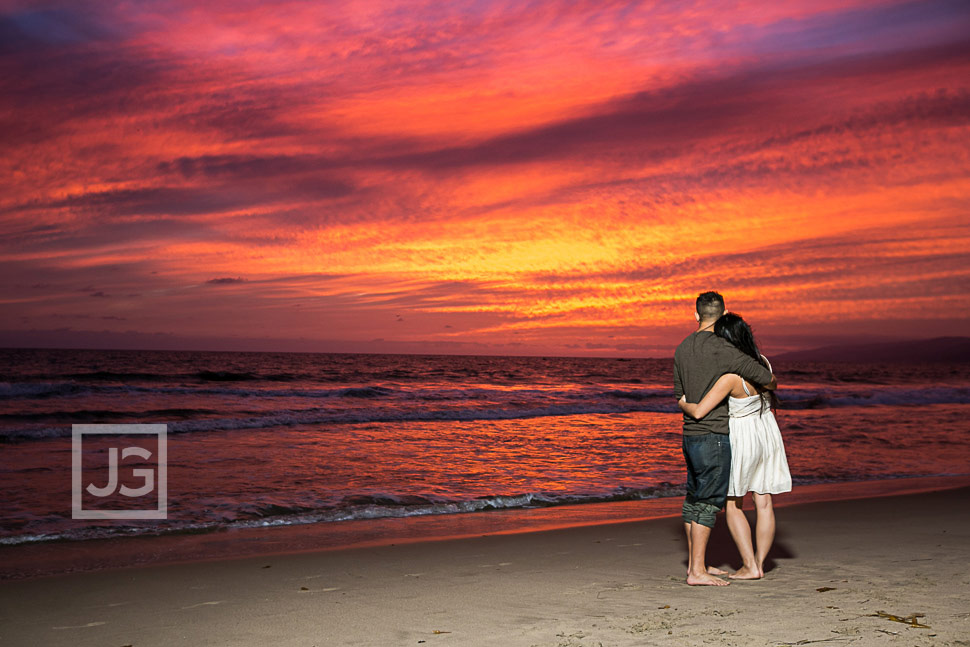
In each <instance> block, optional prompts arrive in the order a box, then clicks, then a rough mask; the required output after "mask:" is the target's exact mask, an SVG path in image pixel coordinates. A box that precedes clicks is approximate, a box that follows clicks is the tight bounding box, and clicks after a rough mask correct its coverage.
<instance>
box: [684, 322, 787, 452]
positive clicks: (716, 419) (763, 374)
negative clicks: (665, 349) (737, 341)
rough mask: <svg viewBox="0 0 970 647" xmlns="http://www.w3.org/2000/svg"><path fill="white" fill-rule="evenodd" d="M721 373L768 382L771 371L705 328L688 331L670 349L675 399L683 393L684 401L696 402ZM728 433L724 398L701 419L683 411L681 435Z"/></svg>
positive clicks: (752, 381) (754, 382)
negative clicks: (682, 338) (682, 432)
mask: <svg viewBox="0 0 970 647" xmlns="http://www.w3.org/2000/svg"><path fill="white" fill-rule="evenodd" d="M725 373H736V374H738V375H740V376H741V377H743V378H744V379H746V380H747V381H748V382H750V383H752V384H767V383H768V382H770V381H771V371H769V370H768V369H766V368H765V367H764V366H762V365H761V364H760V363H759V362H758V361H757V360H756V359H755V358H753V357H751V356H750V355H746V354H745V353H742V352H741V351H739V350H738V349H737V348H735V347H734V346H732V345H731V343H730V342H728V341H727V340H725V339H723V338H722V337H718V336H717V335H715V334H714V333H712V332H708V331H706V330H705V331H703V332H700V331H699V332H695V333H692V334H690V335H689V336H688V337H687V339H685V340H684V341H682V342H680V346H678V347H677V350H676V351H674V395H675V396H676V397H677V399H678V400H679V399H680V396H682V395H686V396H687V401H688V402H695V403H696V402H700V401H701V398H703V397H704V395H705V394H706V393H707V392H708V391H710V390H711V387H713V386H714V383H715V382H717V380H718V378H720V377H721V376H722V375H724V374H725ZM728 432H729V429H728V405H727V398H725V399H724V400H723V401H722V402H721V403H720V404H718V405H717V406H716V407H714V409H712V410H711V412H710V413H709V414H707V415H706V416H704V417H703V418H702V419H701V420H694V419H693V418H691V417H690V416H688V415H687V414H684V435H685V436H697V435H700V434H707V433H714V434H726V433H728Z"/></svg>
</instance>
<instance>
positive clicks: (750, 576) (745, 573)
mask: <svg viewBox="0 0 970 647" xmlns="http://www.w3.org/2000/svg"><path fill="white" fill-rule="evenodd" d="M764 576H765V574H764V573H762V572H761V571H759V570H754V569H753V568H748V567H747V566H742V567H741V568H739V569H738V571H737V572H736V573H734V574H733V575H728V577H730V578H731V579H732V580H760V579H761V578H762V577H764Z"/></svg>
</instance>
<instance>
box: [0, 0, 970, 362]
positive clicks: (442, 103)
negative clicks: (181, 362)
mask: <svg viewBox="0 0 970 647" xmlns="http://www.w3.org/2000/svg"><path fill="white" fill-rule="evenodd" d="M968 34H970V4H968V3H966V2H965V1H964V0H955V1H954V0H926V1H919V2H895V1H867V2H861V1H855V0H839V1H838V2H836V1H832V0H811V1H803V0H796V1H792V2H780V3H776V2H747V1H744V0H739V1H735V2H702V1H698V2H667V1H658V2H652V3H650V2H640V3H638V2H612V1H610V0H596V1H588V2H587V1H584V0H562V1H534V2H524V1H521V0H518V1H505V2H500V1H490V0H476V1H467V2H465V1H449V2H419V1H415V2H394V1H390V0H371V1H366V2H354V1H341V2H296V1H294V2H273V3H269V2H252V1H249V0H232V2H228V1H222V0H215V1H209V2H188V1H185V2H180V1H171V0H164V1H161V0H160V1H155V0H146V1H140V2H113V1H110V0H106V1H103V2H74V1H72V2H48V3H45V2H9V1H4V0H0V88H2V91H0V132H2V137H0V228H2V229H0V232H2V237H0V303H2V310H0V346H15V347H16V346H60V347H68V348H70V347H99V348H173V349H175V348H188V349H212V350H229V349H233V350H285V351H301V350H303V351H337V352H340V351H346V352H409V353H468V354H516V355H531V354H551V355H578V356H582V355H600V356H629V357H661V356H666V355H669V354H670V353H672V349H673V347H674V346H675V345H676V344H677V343H678V341H679V340H680V339H681V338H683V337H684V336H685V335H686V334H688V333H689V332H690V331H691V330H692V329H693V328H694V325H695V324H694V320H693V309H694V308H693V303H694V298H695V297H696V296H697V294H698V293H699V292H702V291H706V290H717V291H719V292H721V293H722V294H723V295H724V297H725V299H726V301H727V306H728V308H729V309H730V310H732V311H734V312H738V313H739V314H742V315H743V316H744V317H745V318H746V319H747V320H749V321H750V322H751V323H752V325H753V327H754V329H755V332H756V334H757V335H758V336H759V339H760V340H761V342H762V347H763V348H765V349H766V350H767V351H768V352H769V353H770V352H778V351H785V350H794V349H800V348H810V347H813V346H821V345H826V344H831V343H844V342H855V341H862V340H871V339H879V340H883V339H912V338H929V337H936V336H946V335H964V334H967V330H970V326H968V323H970V38H968V36H967V35H968Z"/></svg>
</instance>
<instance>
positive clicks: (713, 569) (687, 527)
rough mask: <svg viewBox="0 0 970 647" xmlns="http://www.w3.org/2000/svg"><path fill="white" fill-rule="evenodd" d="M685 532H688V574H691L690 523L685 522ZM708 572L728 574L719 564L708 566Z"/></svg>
mask: <svg viewBox="0 0 970 647" xmlns="http://www.w3.org/2000/svg"><path fill="white" fill-rule="evenodd" d="M684 532H685V533H686V534H687V574H688V575H690V562H691V548H690V546H691V541H690V524H689V523H685V524H684ZM707 572H708V573H710V574H711V575H727V574H728V572H727V571H725V570H722V569H720V568H718V567H717V566H708V567H707Z"/></svg>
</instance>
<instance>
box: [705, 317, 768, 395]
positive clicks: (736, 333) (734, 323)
mask: <svg viewBox="0 0 970 647" xmlns="http://www.w3.org/2000/svg"><path fill="white" fill-rule="evenodd" d="M714 334H715V335H717V336H718V337H723V338H724V339H726V340H728V341H729V342H731V344H732V345H733V346H734V347H735V348H737V349H738V350H739V351H741V352H742V353H744V354H745V355H750V356H751V357H753V358H755V359H756V360H758V363H759V364H761V365H762V366H764V367H765V368H766V369H768V370H769V371H770V370H771V367H770V366H768V360H766V359H765V358H764V357H762V356H761V351H759V350H758V344H757V342H755V340H754V333H753V332H752V331H751V326H749V325H748V322H746V321H745V320H744V319H742V318H741V316H740V315H736V314H734V313H733V312H728V313H725V314H724V315H722V316H721V318H720V319H718V320H717V321H716V322H715V323H714ZM755 388H757V389H758V392H759V393H761V412H762V413H764V410H765V404H767V405H768V406H770V407H771V408H772V409H775V408H777V407H778V396H776V395H775V392H774V391H765V390H763V389H761V388H760V386H759V385H755Z"/></svg>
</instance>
